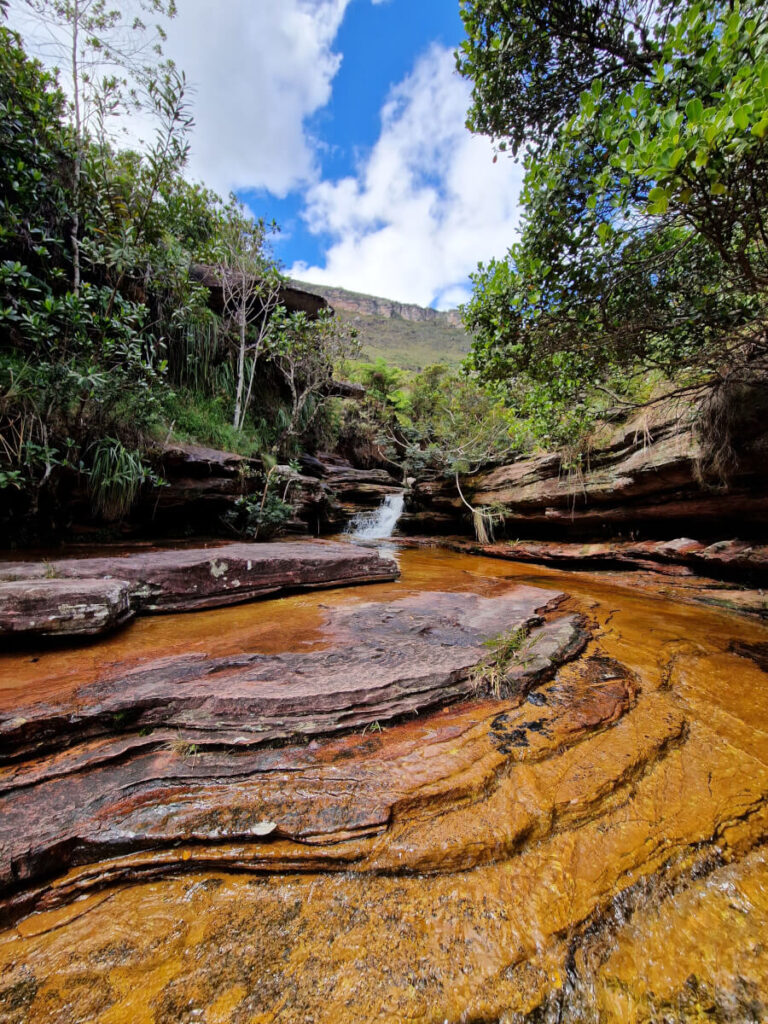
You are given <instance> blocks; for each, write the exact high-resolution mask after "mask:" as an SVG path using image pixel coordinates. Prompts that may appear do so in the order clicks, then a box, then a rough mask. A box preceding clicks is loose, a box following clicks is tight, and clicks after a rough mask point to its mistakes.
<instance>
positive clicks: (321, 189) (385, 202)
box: [291, 46, 522, 308]
mask: <svg viewBox="0 0 768 1024" xmlns="http://www.w3.org/2000/svg"><path fill="white" fill-rule="evenodd" d="M468 105H469V86H468V84H467V83H466V82H465V81H464V80H462V79H461V78H459V77H458V76H457V75H456V73H455V71H454V61H453V55H452V53H451V51H450V50H447V49H445V48H442V47H438V46H433V47H432V48H431V49H430V50H429V51H428V52H427V53H426V54H425V55H424V56H423V57H422V58H421V59H420V60H419V61H418V62H417V64H416V67H415V68H414V70H413V72H412V73H411V74H410V75H409V76H408V77H407V78H406V79H405V80H404V81H403V82H401V83H400V84H399V85H398V86H396V87H395V88H394V89H393V90H392V92H391V94H390V97H389V99H388V100H387V102H386V104H385V106H384V108H383V110H382V113H381V122H382V126H381V134H380V136H379V139H378V141H377V143H376V144H375V146H374V147H373V149H372V151H371V152H370V155H369V156H368V158H367V160H366V161H365V162H364V163H363V164H362V165H361V167H360V169H359V171H358V174H357V175H356V176H355V177H347V178H343V179H341V180H340V181H337V182H328V181H322V182H318V183H317V184H315V185H313V186H312V187H311V188H310V189H309V192H308V200H307V210H306V218H307V222H308V225H309V227H310V230H311V231H313V232H314V233H316V234H329V235H330V236H331V238H332V244H331V246H330V248H329V249H328V252H327V253H326V260H325V266H323V267H318V266H312V267H308V266H306V265H305V264H298V265H296V266H294V267H292V268H291V274H292V275H293V276H295V277H298V278H300V279H302V280H305V281H311V282H314V283H316V284H329V285H330V284H334V285H343V286H344V287H348V288H352V289H354V290H356V291H362V292H371V293H374V294H377V295H385V296H388V297H392V298H396V299H400V300H402V301H410V302H418V303H420V304H428V303H432V304H435V305H437V306H438V307H440V308H450V307H451V306H454V305H456V304H457V301H463V300H465V299H466V298H467V295H468V292H467V290H466V279H467V275H468V274H469V273H470V271H472V270H473V269H474V268H475V266H476V264H477V262H478V261H479V260H487V259H488V258H490V257H491V256H502V255H503V254H504V253H505V252H506V250H507V248H508V246H509V244H510V242H511V240H512V236H513V234H514V231H515V228H516V225H517V219H518V195H519V191H520V183H521V177H522V172H521V170H520V168H519V167H517V166H516V165H514V164H512V163H511V162H510V161H509V160H507V159H502V160H500V161H499V162H498V163H495V164H494V163H493V160H492V151H491V147H490V144H489V143H488V141H487V140H486V139H484V138H480V137H476V136H472V135H470V134H469V132H468V131H467V130H466V128H465V126H464V119H465V116H466V110H467V107H468Z"/></svg>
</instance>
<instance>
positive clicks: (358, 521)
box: [344, 494, 405, 540]
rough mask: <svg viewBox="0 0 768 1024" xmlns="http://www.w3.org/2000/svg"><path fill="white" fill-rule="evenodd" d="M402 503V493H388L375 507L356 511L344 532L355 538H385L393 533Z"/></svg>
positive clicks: (403, 501) (403, 500) (403, 499)
mask: <svg viewBox="0 0 768 1024" xmlns="http://www.w3.org/2000/svg"><path fill="white" fill-rule="evenodd" d="M404 504H405V497H404V496H403V495H402V494H388V495H387V496H386V498H385V499H384V501H382V503H381V504H380V505H379V507H378V508H377V509H374V510H373V511H372V512H358V513H357V515H356V516H355V517H354V519H352V520H351V521H350V522H349V523H348V524H347V526H346V528H345V530H344V532H345V533H348V534H350V535H351V536H352V537H355V538H356V539H357V540H386V539H387V537H391V536H392V534H393V533H394V530H395V526H396V525H397V520H398V519H399V518H400V516H401V514H402V511H403V505H404Z"/></svg>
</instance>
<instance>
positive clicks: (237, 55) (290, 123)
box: [11, 0, 521, 309]
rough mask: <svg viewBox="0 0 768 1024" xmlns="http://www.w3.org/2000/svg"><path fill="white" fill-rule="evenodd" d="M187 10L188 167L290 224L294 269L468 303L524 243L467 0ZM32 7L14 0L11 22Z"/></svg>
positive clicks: (282, 238) (304, 1)
mask: <svg viewBox="0 0 768 1024" xmlns="http://www.w3.org/2000/svg"><path fill="white" fill-rule="evenodd" d="M137 3H138V0H120V7H121V9H122V10H123V11H124V13H126V14H129V13H130V11H131V10H132V8H133V7H135V6H136V4H137ZM178 8H179V12H178V16H177V17H176V18H175V19H174V20H173V21H172V22H171V23H170V24H169V25H168V26H167V28H168V40H167V45H166V48H165V49H166V53H167V55H168V56H170V57H172V58H173V59H174V60H175V61H176V63H177V64H178V66H179V67H181V68H182V69H184V71H185V73H186V75H187V80H188V81H189V83H190V84H191V86H192V88H193V103H194V117H195V122H196V127H195V131H194V133H193V136H192V140H191V156H190V160H189V164H188V167H187V174H188V176H189V177H190V178H192V179H195V180H200V181H203V182H205V184H206V185H208V186H210V187H212V188H214V189H215V190H216V191H218V192H219V193H221V194H222V195H227V194H228V193H229V192H230V191H234V192H235V193H236V194H237V195H238V196H240V197H241V199H242V200H243V201H244V202H245V203H246V204H247V206H248V207H249V208H250V209H251V210H252V211H253V213H254V215H255V216H259V217H264V218H265V219H267V220H271V219H273V218H274V219H275V220H276V221H278V223H279V224H280V225H281V227H282V232H281V234H280V235H279V236H277V238H276V241H275V245H274V251H275V255H276V256H277V257H278V258H279V259H280V260H281V261H282V263H283V265H284V268H285V269H286V270H287V272H289V273H290V274H292V275H293V276H294V277H299V278H301V279H302V280H305V281H308V282H310V283H316V284H328V285H338V286H341V287H345V288H350V289H353V290H355V291H362V292H368V293H370V294H374V295H383V296H385V297H387V298H392V299H396V300H399V301H402V302H416V303H419V304H420V305H434V306H437V307H438V308H443V309H449V308H452V307H455V306H456V305H458V304H459V303H460V302H463V301H466V299H467V298H468V297H469V294H470V289H469V275H470V273H471V272H472V271H473V270H474V269H475V267H476V266H477V263H478V261H481V260H482V261H487V260H488V259H490V258H491V257H494V256H496V257H501V256H503V255H504V254H505V252H506V250H507V248H508V247H509V245H510V244H511V243H512V241H513V240H514V235H515V231H516V226H517V220H518V195H519V190H520V179H521V173H520V170H519V168H518V167H517V166H515V165H514V164H512V163H511V162H510V161H509V160H508V159H506V158H502V159H499V160H498V162H497V163H494V162H493V151H492V148H491V145H490V143H489V142H488V140H487V139H484V138H481V137H476V136H472V135H470V133H469V132H468V131H467V130H466V128H465V126H464V121H465V118H466V112H467V108H468V106H469V102H470V91H471V90H470V85H469V83H468V82H466V81H465V80H463V79H462V78H460V77H459V76H458V75H457V73H456V71H455V66H454V65H455V61H454V56H453V53H454V50H455V48H456V46H457V45H458V43H459V42H460V40H461V39H462V36H463V29H462V24H461V19H460V16H459V3H458V0H216V3H215V4H211V2H210V0H183V2H180V3H179V4H178ZM28 10H29V9H28V7H27V6H26V4H25V3H24V0H11V12H12V22H13V23H15V24H16V25H17V26H19V27H21V23H22V22H24V18H25V14H24V12H25V11H27V12H28ZM26 19H27V22H28V21H29V16H28V13H27V15H26ZM22 31H24V29H22ZM25 35H26V33H25ZM28 42H32V40H31V39H28ZM48 42H49V43H50V39H49V40H48ZM38 52H40V54H41V56H45V53H44V50H39V51H38ZM131 127H132V128H133V137H134V138H136V137H140V136H141V134H142V133H143V132H146V131H147V129H148V128H149V126H148V125H146V124H145V125H143V126H141V125H140V126H139V127H138V128H137V126H136V124H135V123H134V122H132V123H131ZM137 133H138V134H137ZM145 137H146V136H145Z"/></svg>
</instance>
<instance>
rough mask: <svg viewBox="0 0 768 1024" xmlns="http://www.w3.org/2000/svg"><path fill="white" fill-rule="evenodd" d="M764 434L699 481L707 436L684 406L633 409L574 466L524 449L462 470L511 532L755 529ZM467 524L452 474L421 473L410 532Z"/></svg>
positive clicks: (765, 496)
mask: <svg viewBox="0 0 768 1024" xmlns="http://www.w3.org/2000/svg"><path fill="white" fill-rule="evenodd" d="M767 439H768V435H766V434H761V435H760V436H758V437H756V438H753V439H751V440H750V442H749V444H746V445H745V450H744V452H742V454H741V458H740V460H739V465H738V469H737V471H736V472H735V473H734V474H733V476H732V478H731V480H730V481H729V483H728V486H719V485H717V484H716V483H715V482H713V483H710V484H706V483H704V482H702V479H701V475H700V472H699V463H700V459H701V456H702V444H701V441H700V439H699V438H698V436H697V434H696V432H695V430H694V429H693V426H692V424H691V422H690V418H685V417H681V416H680V414H679V412H678V413H672V414H669V415H667V416H666V418H665V417H664V416H659V418H658V419H657V421H655V422H648V421H644V420H641V419H637V420H635V421H633V422H631V423H629V424H627V425H626V426H625V427H622V428H620V430H618V431H616V433H615V435H614V436H613V438H612V439H610V440H609V441H608V442H607V443H606V444H605V445H604V446H602V447H599V448H596V449H595V450H593V451H592V452H591V453H590V454H589V456H588V458H584V459H582V461H581V462H580V463H578V464H577V465H572V466H569V465H568V464H567V462H566V460H565V458H564V456H562V455H559V454H549V455H543V456H540V457H538V458H527V459H519V460H518V461H516V462H513V463H511V464H510V465H504V466H500V467H497V468H495V469H490V470H487V471H483V472H480V473H477V474H475V475H474V476H470V477H467V478H465V479H463V480H462V489H463V491H464V494H465V497H466V498H467V499H468V500H469V502H470V503H471V504H472V505H473V506H475V507H482V506H491V507H493V508H494V509H496V510H497V511H500V512H502V513H503V517H504V522H503V531H504V533H505V535H506V536H508V537H511V538H516V537H530V536H543V537H556V538H557V539H558V540H569V539H579V538H589V537H591V538H596V537H599V536H601V535H605V534H608V535H609V536H615V535H616V533H618V532H621V533H623V535H624V536H627V535H628V534H630V533H631V532H633V531H636V532H637V533H638V534H639V535H640V536H643V537H648V536H651V537H653V536H663V537H674V536H680V535H688V536H690V535H691V533H693V535H694V536H696V535H698V536H707V535H712V533H715V535H716V534H717V532H720V531H724V530H725V531H727V534H726V535H733V534H736V535H742V536H744V535H747V536H748V535H750V534H754V533H755V532H759V531H761V530H762V527H763V524H764V523H765V519H766V515H768V475H766V473H765V459H766V451H767V450H768V447H767V445H766V441H767ZM459 524H461V525H462V527H463V528H464V529H465V530H471V524H470V523H469V520H468V519H467V510H466V507H465V506H464V505H463V503H462V501H461V498H460V497H459V495H458V492H457V490H456V486H455V483H454V482H453V481H452V480H445V479H437V480H426V481H421V482H418V483H417V484H416V485H415V486H414V488H413V494H412V497H411V501H410V507H409V514H408V515H406V516H405V517H404V518H403V520H402V522H401V529H403V530H405V531H406V532H412V533H414V532H422V533H426V532H432V531H440V532H456V528H457V525H459Z"/></svg>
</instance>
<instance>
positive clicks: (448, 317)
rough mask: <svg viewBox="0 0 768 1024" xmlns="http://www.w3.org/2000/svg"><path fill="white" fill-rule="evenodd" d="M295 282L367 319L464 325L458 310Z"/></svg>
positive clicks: (335, 307) (302, 287) (339, 307)
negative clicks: (370, 317)
mask: <svg viewBox="0 0 768 1024" xmlns="http://www.w3.org/2000/svg"><path fill="white" fill-rule="evenodd" d="M294 283H295V285H296V287H297V288H300V289H306V290H307V291H311V292H315V293H316V294H317V295H322V296H323V298H325V299H326V300H327V301H328V302H329V303H330V304H331V306H333V308H334V309H335V310H337V311H338V310H340V309H343V310H346V311H347V312H350V313H362V314H364V315H365V316H381V317H384V318H385V319H387V320H391V319H393V318H395V317H397V318H399V319H400V320H410V321H411V322H413V323H436V324H444V325H446V326H448V327H461V326H462V324H461V313H459V311H458V309H451V310H448V311H447V312H441V311H440V310H438V309H430V308H428V307H425V306H416V305H413V304H410V303H404V302H393V301H392V300H391V299H382V298H379V297H378V296H376V295H362V294H360V293H359V292H349V291H347V290H346V289H344V288H329V287H327V286H326V285H318V284H303V283H302V282H300V281H296V282H294Z"/></svg>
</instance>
